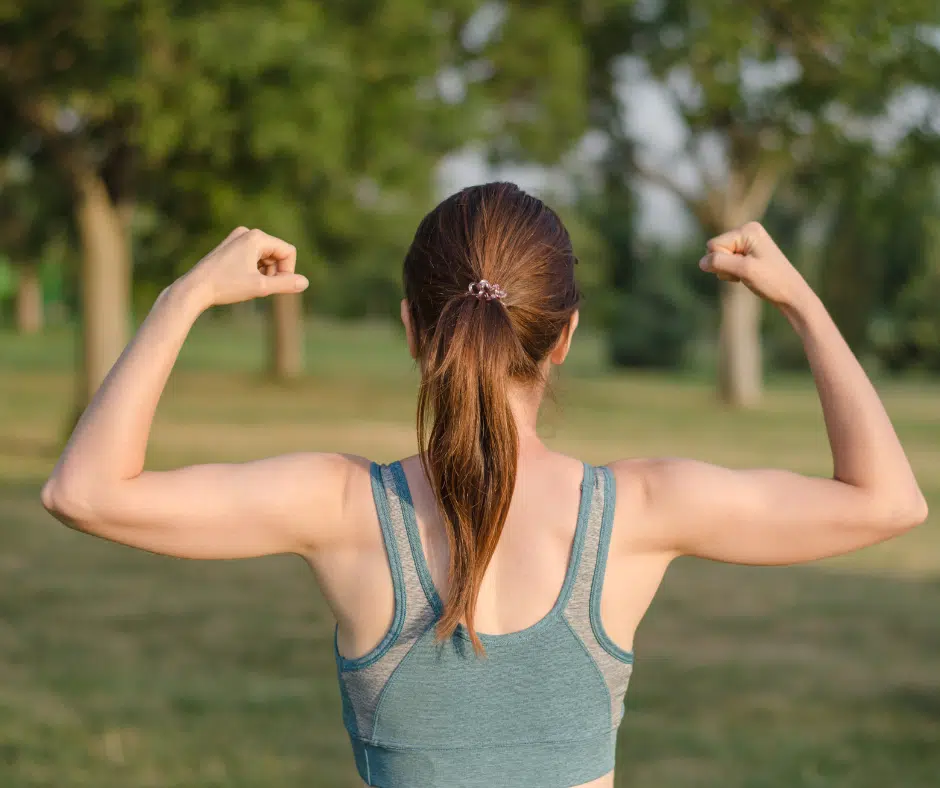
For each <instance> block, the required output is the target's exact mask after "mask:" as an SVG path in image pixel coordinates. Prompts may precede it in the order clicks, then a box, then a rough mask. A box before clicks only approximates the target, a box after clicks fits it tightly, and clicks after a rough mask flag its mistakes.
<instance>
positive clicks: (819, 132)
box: [608, 0, 940, 405]
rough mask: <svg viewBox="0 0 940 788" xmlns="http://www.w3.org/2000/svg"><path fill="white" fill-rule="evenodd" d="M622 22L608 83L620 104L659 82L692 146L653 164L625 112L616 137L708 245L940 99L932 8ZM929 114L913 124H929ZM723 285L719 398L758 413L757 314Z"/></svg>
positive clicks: (724, 6)
mask: <svg viewBox="0 0 940 788" xmlns="http://www.w3.org/2000/svg"><path fill="white" fill-rule="evenodd" d="M616 20H617V21H618V23H619V24H620V26H621V30H622V32H623V34H624V35H623V39H622V43H621V48H620V50H619V53H618V56H617V57H614V58H612V59H611V60H610V61H608V62H609V65H611V67H613V66H614V65H619V67H620V72H619V73H622V74H626V75H627V77H628V78H627V89H624V86H619V88H618V86H617V85H616V83H615V82H614V83H612V88H613V89H612V92H611V94H610V96H609V101H610V103H611V105H612V106H615V107H621V108H623V107H624V104H625V102H627V101H629V95H628V94H629V86H631V85H632V86H636V85H637V84H640V83H643V82H644V81H646V82H647V84H650V83H651V84H653V85H655V86H656V87H657V88H658V90H659V91H660V93H661V95H663V96H665V97H667V98H668V101H669V105H670V106H671V108H672V110H673V111H674V113H675V116H676V118H677V119H678V120H679V122H680V125H681V127H682V134H683V141H682V145H681V149H680V150H676V151H670V152H668V153H667V155H666V157H663V156H662V155H660V156H659V158H658V160H657V157H656V156H655V151H654V150H653V149H652V148H651V146H650V145H649V144H648V143H649V140H647V141H646V144H644V142H643V141H642V140H638V139H633V138H632V133H631V130H630V128H629V125H628V124H629V119H628V117H627V113H626V112H618V113H616V114H615V116H614V117H615V122H616V124H617V127H618V128H617V134H615V135H613V141H614V143H615V145H616V143H617V142H618V140H628V141H630V142H631V143H632V145H631V151H630V152H631V165H632V170H633V172H634V173H635V174H637V175H638V176H639V177H641V178H643V179H645V180H647V181H648V182H651V183H654V184H657V185H659V186H662V187H664V188H666V189H667V190H669V191H670V192H672V193H673V194H675V195H677V196H678V197H679V198H680V199H681V201H682V202H683V203H684V204H685V205H686V207H687V208H688V209H689V211H690V212H691V213H692V214H693V215H694V216H695V217H696V219H697V220H698V222H699V224H700V225H701V227H702V230H703V231H704V232H705V233H706V234H707V235H716V234H719V233H720V232H723V231H725V230H728V229H730V228H731V227H733V226H736V225H739V224H742V223H744V222H746V221H749V220H755V219H760V218H761V217H762V215H763V214H764V212H765V210H766V209H767V206H768V204H769V202H770V200H771V199H772V197H773V195H774V192H775V190H776V189H777V187H778V186H779V185H780V184H781V183H782V182H783V181H784V180H785V179H787V178H789V177H791V176H792V175H793V174H794V173H796V172H799V171H803V172H807V171H812V169H813V167H814V166H816V165H817V164H818V163H819V162H820V160H822V159H824V158H825V157H826V156H827V155H828V154H829V153H831V152H832V151H834V150H838V149H839V148H840V146H841V145H842V144H843V141H844V139H845V138H846V136H847V135H848V136H851V137H852V138H853V139H855V140H856V141H862V142H864V143H865V144H868V145H870V146H871V147H872V149H873V150H877V148H876V146H875V143H876V142H879V141H880V140H879V139H878V134H879V131H880V129H881V127H879V125H878V121H883V120H884V118H885V116H886V114H888V113H889V112H890V111H892V110H893V109H896V108H897V106H898V102H901V103H902V104H903V102H904V100H905V97H911V96H918V95H919V96H921V98H924V97H925V96H931V95H932V92H931V91H930V90H929V88H930V87H931V86H932V85H933V84H935V82H936V75H937V74H938V73H940V69H938V60H940V55H938V50H937V42H936V38H935V36H932V35H930V34H928V32H927V31H929V30H936V24H937V22H938V21H940V9H938V7H937V6H936V4H935V3H933V2H927V1H926V0H907V1H906V2H900V3H893V4H889V5H885V4H883V3H877V2H874V0H859V2H855V3H842V2H836V1H835V0H832V1H831V2H830V1H829V0H818V1H817V2H812V3H810V2H804V1H803V0H780V2H774V3H762V4H752V5H746V4H745V5H742V4H740V3H730V2H722V3H710V4H702V3H699V2H694V1H693V0H663V1H662V2H658V3H636V4H631V5H629V6H626V5H625V6H623V7H618V9H617V14H616ZM625 20H626V21H625ZM624 56H626V57H624ZM618 89H619V93H618ZM918 90H922V92H921V93H918V92H917V91H918ZM625 95H626V99H625V98H624V96H625ZM930 104H931V102H930V101H929V100H928V101H926V102H924V101H922V102H921V105H922V106H921V108H922V109H924V110H925V111H924V113H923V115H924V117H923V118H919V119H915V121H914V123H909V124H908V125H916V123H917V122H918V121H922V122H923V124H924V125H925V126H926V125H927V122H928V120H929V118H928V111H929V110H930V109H932V106H926V105H930ZM915 109H916V102H915ZM898 122H899V123H900V121H898ZM677 163H678V164H679V165H681V166H677ZM684 176H685V177H684ZM721 289H722V292H721V329H720V337H719V342H720V362H719V389H720V394H721V396H722V398H723V399H725V400H726V401H728V402H730V403H732V404H735V405H751V404H754V403H756V402H757V401H758V399H759V396H760V391H761V354H760V340H759V325H760V304H759V301H758V300H757V299H756V298H755V297H754V296H753V295H752V294H751V293H750V292H749V291H747V290H746V289H745V288H744V287H743V286H741V285H736V284H731V283H723V284H722V288H721Z"/></svg>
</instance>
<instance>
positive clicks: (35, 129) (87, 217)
mask: <svg viewBox="0 0 940 788" xmlns="http://www.w3.org/2000/svg"><path fill="white" fill-rule="evenodd" d="M136 5H137V4H135V3H132V2H130V0H106V1H105V2H98V3H90V2H84V3H65V4H63V3H56V2H52V1H51V0H37V2H34V3H24V4H14V3H4V4H3V5H2V6H0V23H2V38H0V111H2V112H3V113H4V117H5V119H6V124H5V125H6V128H5V130H4V133H3V134H2V136H0V139H2V141H3V144H4V149H3V151H2V153H3V154H4V155H8V154H9V153H10V152H11V151H13V150H18V151H25V152H26V154H27V155H31V156H32V157H33V158H35V159H37V160H41V161H42V162H43V165H42V171H43V172H45V173H51V174H53V177H52V182H53V183H54V186H53V193H58V192H62V191H69V192H71V194H72V202H73V216H72V219H73V221H74V224H75V226H76V227H77V230H78V235H79V237H80V240H81V245H82V249H83V265H82V276H81V282H82V292H83V314H82V328H83V337H84V339H83V346H84V353H83V373H84V374H83V379H84V382H83V385H82V386H81V390H82V396H83V397H84V398H88V397H90V396H91V394H92V393H93V391H94V390H95V389H96V388H97V386H98V384H99V383H100V382H101V380H102V379H103V378H104V375H105V374H106V373H107V371H108V369H109V368H110V366H111V364H112V363H113V362H114V361H115V359H116V358H117V356H118V355H119V353H120V351H121V349H122V348H123V346H124V344H125V343H126V341H127V331H128V318H129V292H130V257H129V254H130V248H129V240H128V224H129V220H130V217H131V208H130V206H131V200H132V197H133V194H132V190H131V188H130V187H131V182H130V179H129V176H130V174H131V167H130V164H131V156H130V154H131V149H130V148H129V146H128V143H127V140H128V138H129V137H131V136H132V135H131V134H130V129H131V128H132V126H133V123H134V119H135V114H134V98H133V95H134V77H135V76H136V72H137V58H136V57H135V55H136V53H137V52H138V48H137V47H136V41H137V39H136V33H137V26H136V25H135V24H134V20H135V8H136ZM35 196H36V198H38V199H42V195H41V194H37V195H35Z"/></svg>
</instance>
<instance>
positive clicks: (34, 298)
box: [16, 265, 43, 334]
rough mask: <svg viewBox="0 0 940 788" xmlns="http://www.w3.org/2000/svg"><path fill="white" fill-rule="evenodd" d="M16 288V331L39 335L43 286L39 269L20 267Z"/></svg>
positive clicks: (41, 320) (41, 321) (27, 266)
mask: <svg viewBox="0 0 940 788" xmlns="http://www.w3.org/2000/svg"><path fill="white" fill-rule="evenodd" d="M18 274H19V279H18V281H17V286H16V330H17V331H18V332H19V333H20V334H37V333H39V332H40V331H41V330H42V323H43V319H42V318H43V311H42V284H41V283H40V281H39V268H38V267H37V266H35V265H24V266H20V268H19V270H18Z"/></svg>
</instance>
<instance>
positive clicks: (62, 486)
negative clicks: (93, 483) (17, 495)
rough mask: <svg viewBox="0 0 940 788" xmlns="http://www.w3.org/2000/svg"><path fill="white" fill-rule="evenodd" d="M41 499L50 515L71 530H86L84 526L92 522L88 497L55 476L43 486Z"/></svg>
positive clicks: (40, 494)
mask: <svg viewBox="0 0 940 788" xmlns="http://www.w3.org/2000/svg"><path fill="white" fill-rule="evenodd" d="M39 499H40V500H41V501H42V505H43V508H45V510H46V511H47V512H49V514H51V515H52V516H53V517H55V518H56V519H57V520H59V521H60V522H62V523H65V524H66V525H68V526H69V527H71V528H77V529H79V530H84V528H83V525H84V524H87V523H88V522H90V520H91V507H90V506H89V505H88V497H87V495H85V494H84V493H82V492H81V491H80V490H79V489H77V488H76V487H75V486H73V485H69V484H66V483H63V481H62V480H61V479H59V478H57V477H55V476H52V477H50V478H49V479H48V480H47V481H46V483H45V484H44V485H43V486H42V490H41V491H40V493H39Z"/></svg>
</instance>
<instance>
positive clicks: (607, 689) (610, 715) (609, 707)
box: [561, 615, 614, 728]
mask: <svg viewBox="0 0 940 788" xmlns="http://www.w3.org/2000/svg"><path fill="white" fill-rule="evenodd" d="M561 619H562V621H564V622H565V626H566V627H567V628H568V631H569V632H570V633H571V636H572V637H573V638H574V639H575V640H576V641H577V642H578V645H579V646H581V649H582V650H583V651H584V653H585V654H587V658H588V660H589V661H590V663H591V665H593V666H594V671H595V673H597V678H598V679H600V682H601V686H602V687H603V688H604V692H605V693H606V694H607V724H608V725H609V726H610V727H611V728H613V726H614V718H613V710H612V708H613V700H614V699H613V696H612V695H611V693H610V687H609V686H608V685H607V679H605V678H604V673H603V671H601V667H600V665H598V664H597V662H596V661H595V660H594V657H593V656H592V655H591V652H590V651H589V650H588V647H587V645H586V644H585V643H584V641H583V640H581V638H580V637H579V636H578V633H577V632H575V631H574V627H572V626H571V623H570V622H569V621H568V617H567V616H564V615H563V616H562V617H561Z"/></svg>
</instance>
